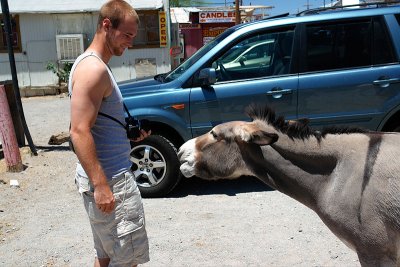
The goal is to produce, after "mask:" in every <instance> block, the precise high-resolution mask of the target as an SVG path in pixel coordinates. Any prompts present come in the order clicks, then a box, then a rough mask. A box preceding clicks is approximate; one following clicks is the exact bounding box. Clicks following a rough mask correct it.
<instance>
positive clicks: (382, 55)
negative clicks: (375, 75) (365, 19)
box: [372, 19, 397, 65]
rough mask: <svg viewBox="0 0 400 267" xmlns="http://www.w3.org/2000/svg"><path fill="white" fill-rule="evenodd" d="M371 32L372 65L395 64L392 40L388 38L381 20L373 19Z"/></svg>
mask: <svg viewBox="0 0 400 267" xmlns="http://www.w3.org/2000/svg"><path fill="white" fill-rule="evenodd" d="M373 23H374V32H373V38H374V41H373V48H372V51H373V64H374V65H379V64H387V63H394V62H397V60H396V54H395V52H394V49H393V45H392V40H391V38H390V37H389V34H388V32H387V29H386V26H385V23H384V22H383V20H382V19H374V22H373Z"/></svg>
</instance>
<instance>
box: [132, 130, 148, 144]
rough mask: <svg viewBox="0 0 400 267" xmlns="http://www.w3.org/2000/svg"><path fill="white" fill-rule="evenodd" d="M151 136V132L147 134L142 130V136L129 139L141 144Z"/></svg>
mask: <svg viewBox="0 0 400 267" xmlns="http://www.w3.org/2000/svg"><path fill="white" fill-rule="evenodd" d="M149 135H151V130H149V131H148V132H146V131H145V130H143V129H141V130H140V136H139V137H138V138H135V139H129V140H131V141H133V142H140V141H142V140H143V139H145V138H146V137H148V136H149Z"/></svg>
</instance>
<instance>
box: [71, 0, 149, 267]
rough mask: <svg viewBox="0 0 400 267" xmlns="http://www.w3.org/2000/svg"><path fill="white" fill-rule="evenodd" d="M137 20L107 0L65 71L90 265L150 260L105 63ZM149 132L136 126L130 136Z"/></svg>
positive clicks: (127, 42) (117, 101) (118, 105)
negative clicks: (68, 71) (87, 225)
mask: <svg viewBox="0 0 400 267" xmlns="http://www.w3.org/2000/svg"><path fill="white" fill-rule="evenodd" d="M138 23H139V17H138V15H137V13H136V12H135V10H134V9H133V8H132V7H131V6H130V5H129V4H128V3H126V2H125V1H123V0H110V1H108V2H106V3H105V4H104V5H103V6H102V7H101V9H100V14H99V19H98V24H97V30H96V34H95V36H94V38H93V41H92V43H91V44H90V46H89V47H88V49H87V50H86V51H85V53H83V54H82V55H81V56H79V57H78V58H77V60H76V61H75V63H74V65H73V67H72V69H71V74H70V80H69V91H70V95H71V129H70V134H71V141H72V143H73V146H74V150H75V153H76V155H77V157H78V160H79V163H78V164H77V169H76V178H75V180H76V184H77V186H78V188H79V192H80V193H81V194H82V197H83V201H84V205H85V209H86V211H87V213H88V216H89V221H90V225H91V228H92V233H93V240H94V248H95V251H96V257H95V263H94V266H95V267H97V266H118V267H120V266H129V267H131V266H136V265H137V264H141V263H144V262H147V261H149V252H148V240H147V233H146V230H145V226H144V212H143V205H142V199H141V196H140V192H139V190H138V187H137V185H136V182H135V180H134V177H133V174H132V173H131V172H130V167H131V164H132V163H131V162H130V160H129V154H130V142H129V140H128V139H127V133H126V130H125V128H124V127H123V126H122V125H121V124H120V123H118V121H120V122H122V123H123V122H124V109H123V100H122V96H121V93H120V91H119V88H118V85H117V84H116V82H115V79H114V77H113V75H112V73H111V70H110V69H109V68H108V66H107V63H108V62H109V61H110V59H111V57H112V56H120V55H122V53H123V52H124V51H125V49H127V48H128V47H130V46H131V45H132V41H133V39H134V37H135V36H136V34H137V30H138ZM102 114H106V115H108V116H111V117H113V118H114V119H117V120H118V121H115V120H113V119H110V118H109V117H107V116H102ZM148 134H149V133H147V132H145V131H143V130H141V133H140V137H138V138H137V139H136V140H133V141H140V140H142V139H143V138H145V137H147V135H148Z"/></svg>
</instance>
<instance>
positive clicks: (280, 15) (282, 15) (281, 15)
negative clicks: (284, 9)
mask: <svg viewBox="0 0 400 267" xmlns="http://www.w3.org/2000/svg"><path fill="white" fill-rule="evenodd" d="M287 16H289V12H288V13H282V14H279V15H275V16H271V17H266V18H265V19H262V20H270V19H277V18H283V17H287Z"/></svg>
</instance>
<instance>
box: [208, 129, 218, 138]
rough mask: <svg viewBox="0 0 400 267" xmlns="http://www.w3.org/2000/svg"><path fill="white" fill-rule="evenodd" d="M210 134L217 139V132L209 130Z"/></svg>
mask: <svg viewBox="0 0 400 267" xmlns="http://www.w3.org/2000/svg"><path fill="white" fill-rule="evenodd" d="M210 134H211V135H212V136H213V137H214V138H215V139H217V137H218V136H217V134H216V133H215V132H214V131H211V132H210Z"/></svg>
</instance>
